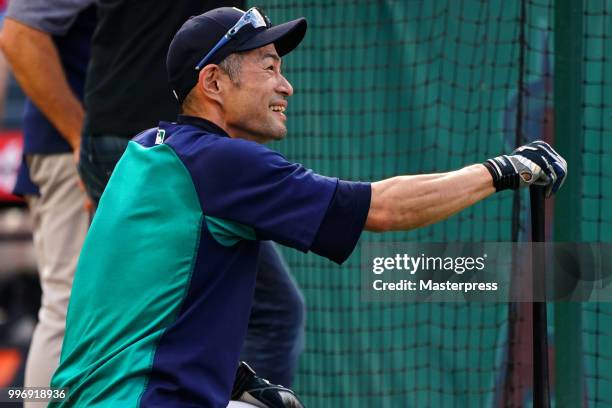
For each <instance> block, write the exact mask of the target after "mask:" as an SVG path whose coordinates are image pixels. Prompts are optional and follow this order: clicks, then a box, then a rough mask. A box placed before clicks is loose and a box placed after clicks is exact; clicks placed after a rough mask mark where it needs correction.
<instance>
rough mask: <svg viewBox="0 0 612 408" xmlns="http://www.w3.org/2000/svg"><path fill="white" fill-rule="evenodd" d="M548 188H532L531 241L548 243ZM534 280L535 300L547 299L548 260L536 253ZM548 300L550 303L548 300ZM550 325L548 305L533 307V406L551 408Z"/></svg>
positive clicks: (533, 254)
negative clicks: (546, 266)
mask: <svg viewBox="0 0 612 408" xmlns="http://www.w3.org/2000/svg"><path fill="white" fill-rule="evenodd" d="M545 197H546V187H545V186H531V187H530V188H529V198H530V204H531V241H532V242H544V241H545V238H546V237H545V231H546V230H545V228H546V222H545V211H544V208H545V207H544V199H545ZM532 256H533V267H532V279H533V284H534V296H546V273H545V268H544V265H545V259H543V257H544V254H543V252H542V251H537V250H534V251H532ZM544 299H546V298H545V297H544ZM548 373H549V372H548V323H547V316H546V302H534V303H533V406H534V407H537V408H549V407H550V391H549V390H550V387H549V379H548Z"/></svg>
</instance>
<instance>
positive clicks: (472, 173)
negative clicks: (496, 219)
mask: <svg viewBox="0 0 612 408" xmlns="http://www.w3.org/2000/svg"><path fill="white" fill-rule="evenodd" d="M494 192H495V187H494V186H493V178H492V177H491V174H489V171H488V170H487V169H486V168H485V166H483V165H482V164H475V165H472V166H468V167H465V168H463V169H460V170H456V171H451V172H448V173H440V174H424V175H415V176H399V177H393V178H390V179H386V180H382V181H378V182H375V183H372V198H371V201H370V211H369V212H368V218H367V220H366V225H365V229H366V230H368V231H375V232H383V231H394V230H410V229H414V228H418V227H422V226H425V225H428V224H432V223H435V222H437V221H441V220H443V219H445V218H448V217H450V216H451V215H453V214H455V213H457V212H459V211H461V210H463V209H464V208H467V207H469V206H471V205H473V204H475V203H476V202H478V201H480V200H482V199H484V198H486V197H488V196H489V195H491V194H493V193H494Z"/></svg>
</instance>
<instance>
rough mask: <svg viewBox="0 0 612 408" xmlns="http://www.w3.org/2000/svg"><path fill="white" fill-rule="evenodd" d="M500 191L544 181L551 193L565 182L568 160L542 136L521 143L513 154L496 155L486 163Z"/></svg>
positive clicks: (547, 192)
mask: <svg viewBox="0 0 612 408" xmlns="http://www.w3.org/2000/svg"><path fill="white" fill-rule="evenodd" d="M483 164H484V165H485V167H486V168H487V170H489V173H491V176H493V185H494V186H495V189H496V190H497V191H501V190H507V189H513V190H514V189H517V188H519V187H524V186H529V185H531V184H536V185H545V186H547V187H546V196H547V197H550V196H551V195H552V194H554V193H556V192H557V190H559V188H560V187H561V185H563V182H564V181H565V176H566V175H567V162H566V161H565V159H563V157H561V155H559V153H557V152H556V151H555V150H554V149H553V148H552V147H550V145H549V144H548V143H546V142H542V141H541V140H538V141H535V142H531V143H529V144H526V145H525V146H521V147H519V148H518V149H516V150H515V151H513V152H512V154H510V155H503V156H498V157H494V158H492V159H489V160H487V161H486V162H484V163H483Z"/></svg>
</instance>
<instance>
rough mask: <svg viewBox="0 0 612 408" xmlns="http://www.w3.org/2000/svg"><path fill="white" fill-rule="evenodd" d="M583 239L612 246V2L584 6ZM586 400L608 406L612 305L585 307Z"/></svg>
mask: <svg viewBox="0 0 612 408" xmlns="http://www.w3.org/2000/svg"><path fill="white" fill-rule="evenodd" d="M583 24H584V41H583V47H584V61H583V69H584V79H583V86H584V96H585V97H584V118H583V137H584V150H583V174H582V181H583V186H582V189H583V192H582V196H581V197H580V198H581V200H582V201H581V204H582V223H581V224H582V225H581V226H582V230H581V233H582V237H583V239H584V240H585V241H606V242H610V241H612V189H611V187H612V170H611V169H610V167H609V164H610V163H611V160H612V1H609V0H608V1H603V0H600V1H585V2H584V19H583ZM582 341H583V355H584V362H585V364H584V371H585V387H586V398H587V400H588V403H589V405H590V406H602V407H603V406H605V407H612V304H610V303H600V304H595V303H587V304H584V306H583V340H582Z"/></svg>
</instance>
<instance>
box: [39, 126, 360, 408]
mask: <svg viewBox="0 0 612 408" xmlns="http://www.w3.org/2000/svg"><path fill="white" fill-rule="evenodd" d="M370 195H371V191H370V185H369V184H367V183H356V182H346V181H341V180H338V179H336V178H329V177H324V176H320V175H318V174H316V173H314V172H313V171H311V170H308V169H306V168H304V167H303V166H301V165H299V164H294V163H290V162H288V161H287V160H286V159H285V158H284V157H283V156H281V155H280V154H278V153H276V152H274V151H272V150H270V149H268V148H267V147H265V146H263V145H261V144H258V143H254V142H251V141H246V140H242V139H234V138H230V137H228V135H227V134H226V133H225V132H224V131H223V130H222V129H220V128H219V127H217V126H215V125H214V124H212V123H210V122H208V121H206V120H203V119H199V118H194V117H187V116H181V117H179V120H178V123H164V122H162V123H160V125H159V127H158V128H155V129H150V130H148V131H145V132H143V133H141V134H140V135H138V136H137V137H136V138H135V139H134V140H132V141H131V142H130V143H129V144H128V148H127V150H126V152H125V153H124V155H123V157H122V158H121V160H120V161H119V162H118V164H117V167H116V168H115V171H114V172H113V175H112V177H111V179H110V181H109V184H108V186H107V188H106V190H105V192H104V194H103V195H102V198H101V200H100V205H99V207H98V210H97V212H96V215H95V217H94V220H93V223H92V225H91V228H90V231H89V233H88V235H87V238H86V240H85V243H84V246H83V250H82V252H81V257H80V259H79V264H78V267H77V271H76V274H75V278H74V284H73V288H72V296H71V299H70V305H69V308H68V318H67V328H66V335H65V338H64V344H63V349H62V355H61V360H60V365H59V368H58V369H57V371H56V373H55V375H54V376H53V379H52V385H53V387H68V388H70V393H69V395H70V399H69V401H68V402H65V403H52V404H51V405H50V406H53V407H63V406H77V407H113V408H116V407H164V408H170V407H215V408H217V407H225V406H226V405H227V402H228V399H229V395H230V393H231V388H232V384H233V380H234V374H235V371H236V368H237V363H238V358H239V353H240V350H241V347H242V343H243V341H244V337H245V334H246V328H247V324H248V318H249V314H250V308H251V301H252V296H253V290H254V284H255V275H256V263H257V257H258V252H259V243H258V242H259V241H261V240H274V241H276V242H279V243H281V244H283V245H286V246H289V247H293V248H296V249H298V250H300V251H313V252H315V253H318V254H320V255H322V256H325V257H327V258H329V259H331V260H333V261H335V262H338V263H341V262H343V261H344V260H345V259H346V258H347V257H348V256H349V255H350V253H351V252H352V250H353V248H354V246H355V244H356V243H357V240H358V239H359V236H360V234H361V231H362V229H363V226H364V223H365V220H366V217H367V213H368V210H369V206H370Z"/></svg>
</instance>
